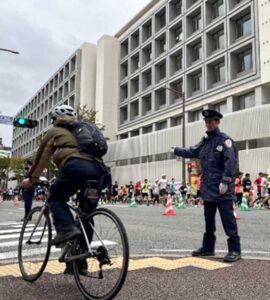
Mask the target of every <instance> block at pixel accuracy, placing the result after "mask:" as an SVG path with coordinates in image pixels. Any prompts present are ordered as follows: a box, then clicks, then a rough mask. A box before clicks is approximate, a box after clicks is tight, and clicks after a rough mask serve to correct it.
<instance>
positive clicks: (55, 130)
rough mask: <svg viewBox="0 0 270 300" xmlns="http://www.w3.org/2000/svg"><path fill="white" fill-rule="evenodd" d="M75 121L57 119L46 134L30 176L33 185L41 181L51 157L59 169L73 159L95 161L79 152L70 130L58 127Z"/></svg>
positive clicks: (70, 118) (72, 118) (68, 118)
mask: <svg viewBox="0 0 270 300" xmlns="http://www.w3.org/2000/svg"><path fill="white" fill-rule="evenodd" d="M74 120H75V118H74V117H71V116H64V117H62V118H57V120H56V121H55V124H54V125H55V126H53V127H52V128H50V129H49V130H48V131H47V132H46V134H45V136H44V138H43V140H42V141H41V144H40V146H39V149H38V152H37V155H36V159H35V162H34V164H33V166H32V167H31V170H30V171H29V174H28V175H29V177H30V180H31V182H32V183H36V182H37V181H38V180H39V176H40V175H41V173H42V171H43V170H44V169H45V168H46V166H47V164H48V162H49V160H50V158H51V157H52V160H53V162H54V163H55V164H56V165H57V167H58V168H59V169H61V168H62V167H63V166H64V165H65V163H66V161H67V160H68V159H70V158H71V157H74V158H81V159H86V160H93V156H91V155H88V154H84V153H80V152H79V149H78V148H76V147H77V141H76V138H75V136H74V135H73V134H72V133H71V131H70V130H68V129H67V128H64V127H60V126H58V125H65V124H69V123H71V122H73V121H74Z"/></svg>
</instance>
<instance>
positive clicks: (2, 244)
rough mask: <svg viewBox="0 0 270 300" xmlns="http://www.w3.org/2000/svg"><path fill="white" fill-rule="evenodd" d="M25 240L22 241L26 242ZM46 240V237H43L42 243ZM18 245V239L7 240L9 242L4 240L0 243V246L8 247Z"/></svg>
mask: <svg viewBox="0 0 270 300" xmlns="http://www.w3.org/2000/svg"><path fill="white" fill-rule="evenodd" d="M26 241H27V240H24V242H26ZM47 241H48V239H47V238H46V239H44V240H42V243H46V242H47ZM18 245H19V240H16V241H9V242H4V243H1V244H0V248H8V247H14V246H18Z"/></svg>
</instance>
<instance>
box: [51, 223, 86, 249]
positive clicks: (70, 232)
mask: <svg viewBox="0 0 270 300" xmlns="http://www.w3.org/2000/svg"><path fill="white" fill-rule="evenodd" d="M81 234H82V233H81V231H80V230H79V228H77V227H76V226H74V225H72V226H69V227H67V228H65V229H64V230H62V231H60V232H59V233H57V235H56V236H55V238H54V239H52V241H51V245H59V244H62V243H65V242H67V241H69V240H72V239H74V238H76V237H78V236H80V235H81Z"/></svg>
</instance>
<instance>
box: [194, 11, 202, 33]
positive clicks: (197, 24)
mask: <svg viewBox="0 0 270 300" xmlns="http://www.w3.org/2000/svg"><path fill="white" fill-rule="evenodd" d="M201 23H202V19H201V13H199V14H197V15H196V16H194V17H192V32H196V31H197V30H199V29H201Z"/></svg>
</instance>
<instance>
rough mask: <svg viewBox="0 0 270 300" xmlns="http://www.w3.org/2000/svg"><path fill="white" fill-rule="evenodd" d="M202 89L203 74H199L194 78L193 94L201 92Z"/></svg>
mask: <svg viewBox="0 0 270 300" xmlns="http://www.w3.org/2000/svg"><path fill="white" fill-rule="evenodd" d="M201 88H202V73H197V74H194V75H193V76H192V92H197V91H200V90H201Z"/></svg>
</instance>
